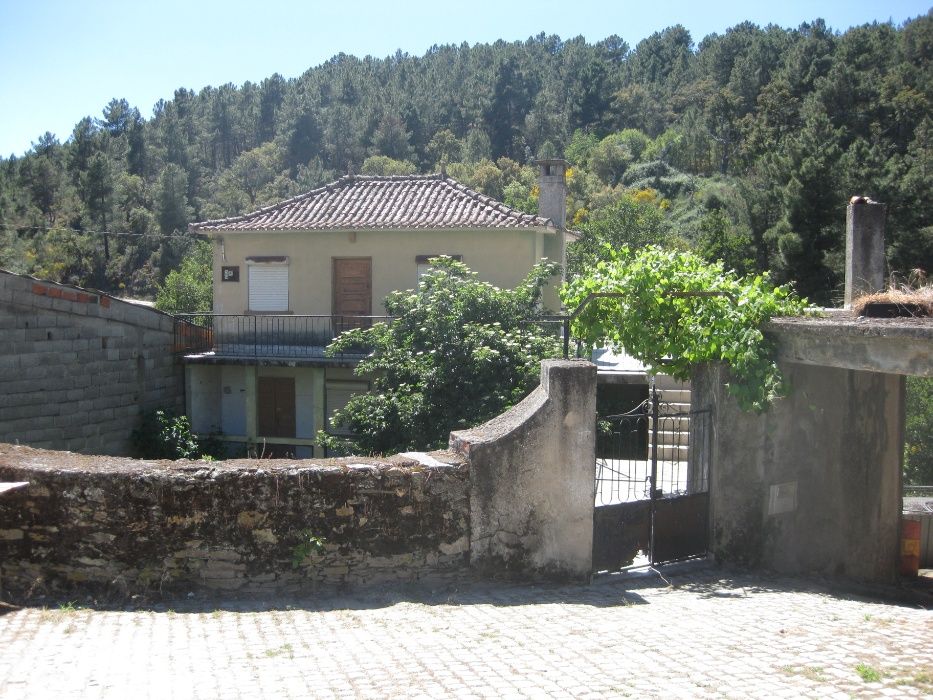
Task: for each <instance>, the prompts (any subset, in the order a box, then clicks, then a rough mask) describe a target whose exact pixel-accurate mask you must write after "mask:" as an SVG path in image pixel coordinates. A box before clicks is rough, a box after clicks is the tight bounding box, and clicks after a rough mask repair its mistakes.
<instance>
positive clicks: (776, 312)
mask: <svg viewBox="0 0 933 700" xmlns="http://www.w3.org/2000/svg"><path fill="white" fill-rule="evenodd" d="M606 292H609V293H615V294H619V295H620V296H619V297H618V298H616V297H611V298H597V299H595V300H594V301H593V302H591V303H589V304H588V306H586V307H585V309H584V310H583V312H582V313H581V314H580V315H579V316H578V317H577V319H576V320H575V321H574V325H573V327H572V329H571V331H572V333H573V334H574V336H575V337H577V338H580V339H582V340H583V341H585V342H586V343H588V344H590V345H591V346H594V347H601V346H605V345H606V344H609V345H611V346H613V347H615V348H624V349H625V352H627V353H628V354H629V355H631V356H632V357H635V358H636V359H638V360H641V361H642V362H644V363H645V364H646V365H647V366H648V368H649V370H650V371H651V372H659V371H661V370H662V369H663V370H664V372H665V374H670V375H671V376H672V377H675V378H677V379H680V380H683V381H687V380H689V379H690V377H691V375H692V373H693V369H694V368H695V367H696V366H697V365H698V364H700V363H704V362H723V363H725V364H726V365H727V366H728V367H729V369H730V371H731V375H732V381H730V383H729V393H731V394H732V395H733V396H734V397H735V398H736V399H737V401H738V403H739V405H740V406H741V407H742V408H743V409H745V410H758V411H761V410H764V409H766V408H767V407H768V404H769V403H770V402H771V401H772V400H773V399H774V398H776V397H778V396H780V395H781V393H782V392H783V391H784V390H785V386H784V382H783V378H782V376H781V373H780V371H779V370H778V367H777V364H776V362H775V360H774V348H773V346H772V344H771V342H770V341H769V340H768V339H767V338H766V337H765V335H764V333H763V332H762V326H763V325H764V323H765V322H766V321H767V320H768V319H769V318H771V317H772V316H794V315H798V314H800V313H802V311H803V308H804V306H805V300H800V299H798V298H797V297H796V296H795V295H794V293H793V292H792V291H791V290H790V288H788V287H775V286H774V285H772V284H771V281H770V280H769V279H768V276H767V274H763V275H758V276H756V277H746V278H740V277H739V276H738V275H736V274H735V273H734V272H732V271H731V270H726V269H724V268H723V266H722V263H721V262H716V263H707V262H706V261H705V260H703V259H702V258H701V257H700V256H698V255H695V254H694V253H690V252H679V251H670V250H664V249H662V248H659V247H657V246H649V247H647V248H645V249H643V250H641V251H638V252H635V251H633V250H632V249H630V248H628V247H624V248H622V249H621V250H618V251H615V250H607V251H606V252H605V259H604V260H602V261H601V262H599V263H598V264H597V265H595V266H594V267H593V268H592V269H591V270H590V271H589V273H588V274H586V275H585V276H581V277H577V278H575V279H573V280H571V281H570V282H569V283H568V284H567V285H565V286H564V289H563V290H561V299H562V300H563V302H564V303H565V304H566V305H567V308H570V309H576V308H578V307H579V306H580V305H581V304H582V303H583V301H584V300H585V299H586V298H587V297H588V296H589V295H590V294H594V293H606Z"/></svg>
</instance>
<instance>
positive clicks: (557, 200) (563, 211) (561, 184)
mask: <svg viewBox="0 0 933 700" xmlns="http://www.w3.org/2000/svg"><path fill="white" fill-rule="evenodd" d="M535 162H536V163H537V165H538V216H543V217H544V218H545V219H550V220H551V221H553V222H554V225H555V226H556V227H557V228H558V229H560V230H561V231H563V230H564V227H565V226H566V224H567V166H569V165H570V163H568V162H567V161H566V160H563V159H561V158H545V159H542V160H539V161H535Z"/></svg>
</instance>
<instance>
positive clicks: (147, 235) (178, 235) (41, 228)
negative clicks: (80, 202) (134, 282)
mask: <svg viewBox="0 0 933 700" xmlns="http://www.w3.org/2000/svg"><path fill="white" fill-rule="evenodd" d="M0 230H3V231H16V232H19V231H42V232H43V233H49V232H50V231H70V232H71V233H78V234H81V235H92V236H131V237H132V236H135V237H137V238H186V239H188V240H191V239H194V238H200V237H202V236H203V235H204V234H201V233H182V232H181V231H179V230H178V229H175V230H174V231H173V232H172V233H133V232H132V231H91V230H88V229H77V228H69V227H67V226H9V225H5V226H2V225H0Z"/></svg>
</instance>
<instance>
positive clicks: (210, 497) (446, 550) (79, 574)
mask: <svg viewBox="0 0 933 700" xmlns="http://www.w3.org/2000/svg"><path fill="white" fill-rule="evenodd" d="M0 481H28V482H29V485H28V486H27V487H24V488H22V489H18V490H14V491H11V492H8V493H6V494H4V497H3V498H2V499H0V572H2V582H3V586H4V588H5V589H6V591H8V592H10V593H12V594H13V597H14V598H15V599H24V598H27V597H28V596H29V595H34V594H37V593H42V592H56V591H57V592H66V591H70V590H72V589H80V590H84V591H100V592H103V593H105V594H106V593H109V594H111V595H116V596H118V597H122V596H125V595H133V594H143V595H149V594H151V595H158V594H159V593H160V592H163V593H170V592H180V593H184V592H186V591H191V590H193V589H207V590H223V591H241V592H247V591H253V592H281V593H298V592H310V591H313V590H315V589H316V588H318V587H327V588H330V587H334V586H337V587H342V586H346V585H353V586H365V585H375V584H378V583H381V582H386V581H403V582H410V581H415V580H420V579H430V580H432V581H434V580H440V581H441V582H445V581H446V582H449V583H453V582H456V581H457V580H458V579H459V578H461V577H462V576H463V575H464V572H465V571H466V570H467V568H468V567H469V544H470V537H469V505H470V500H469V488H470V482H469V474H468V471H467V468H466V467H465V466H464V464H463V462H462V460H460V459H458V458H457V457H456V456H454V455H449V454H448V453H433V454H432V455H431V456H430V458H425V459H423V460H419V459H417V458H406V457H392V458H388V459H381V460H378V461H373V460H363V459H362V458H359V457H355V458H351V459H343V460H326V461H314V460H298V461H294V460H292V461H289V460H261V461H259V460H228V461H226V462H189V461H177V462H169V461H141V460H133V459H126V458H120V457H102V456H84V455H75V454H68V453H64V452H52V451H47V450H35V449H32V448H29V447H22V446H15V445H4V444H0Z"/></svg>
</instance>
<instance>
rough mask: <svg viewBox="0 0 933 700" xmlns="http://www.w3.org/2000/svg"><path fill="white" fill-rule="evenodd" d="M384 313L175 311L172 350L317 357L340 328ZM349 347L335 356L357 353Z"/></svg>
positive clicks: (362, 323)
mask: <svg viewBox="0 0 933 700" xmlns="http://www.w3.org/2000/svg"><path fill="white" fill-rule="evenodd" d="M388 319H389V317H388V316H323V315H292V314H289V315H275V314H262V315H249V316H246V315H234V314H176V316H175V342H174V350H175V352H176V353H184V354H197V353H208V352H212V353H214V354H215V355H218V356H224V357H292V358H323V357H324V356H325V355H324V349H325V348H326V347H327V346H328V345H329V344H330V343H331V341H332V340H333V339H334V338H336V337H337V336H338V335H340V334H341V333H343V332H344V331H347V330H350V329H353V328H368V327H369V326H371V325H372V324H374V323H378V322H380V321H386V320H388ZM366 352H367V351H366V349H365V348H363V347H360V348H351V349H350V350H347V351H345V352H343V353H341V354H340V355H338V356H337V357H348V356H352V357H359V356H361V355H365V354H366Z"/></svg>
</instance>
